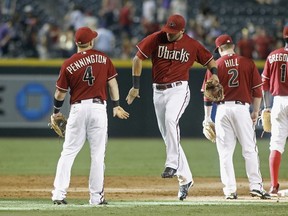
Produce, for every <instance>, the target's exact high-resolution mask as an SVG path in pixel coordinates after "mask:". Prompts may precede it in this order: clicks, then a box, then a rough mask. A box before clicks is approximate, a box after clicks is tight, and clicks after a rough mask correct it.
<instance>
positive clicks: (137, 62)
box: [132, 55, 142, 89]
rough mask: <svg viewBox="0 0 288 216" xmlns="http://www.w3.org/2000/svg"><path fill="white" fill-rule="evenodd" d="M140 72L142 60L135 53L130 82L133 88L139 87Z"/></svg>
mask: <svg viewBox="0 0 288 216" xmlns="http://www.w3.org/2000/svg"><path fill="white" fill-rule="evenodd" d="M141 73H142V60H141V59H140V58H138V56H137V55H136V56H135V57H134V59H133V64H132V83H133V88H134V89H139V88H140V76H141Z"/></svg>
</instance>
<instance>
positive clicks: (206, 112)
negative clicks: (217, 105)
mask: <svg viewBox="0 0 288 216" xmlns="http://www.w3.org/2000/svg"><path fill="white" fill-rule="evenodd" d="M211 112H212V106H207V105H204V118H205V119H208V118H211Z"/></svg>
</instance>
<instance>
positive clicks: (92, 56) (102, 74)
mask: <svg viewBox="0 0 288 216" xmlns="http://www.w3.org/2000/svg"><path fill="white" fill-rule="evenodd" d="M116 76H117V72H116V69H115V67H114V66H113V64H112V62H111V60H110V59H109V57H107V56H106V55H105V54H104V53H102V52H99V51H97V50H92V49H91V50H87V51H83V52H79V53H75V54H74V55H72V56H71V57H70V58H69V59H67V60H66V61H65V62H64V63H63V65H62V67H61V70H60V74H59V77H58V80H57V82H56V87H57V88H58V89H60V90H64V91H68V90H69V88H70V95H71V98H70V103H71V104H72V103H74V102H76V101H79V100H85V99H90V98H100V99H102V100H107V81H108V80H110V79H112V78H114V77H116Z"/></svg>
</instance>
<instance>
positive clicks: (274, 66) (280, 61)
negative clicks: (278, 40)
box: [262, 48, 288, 96]
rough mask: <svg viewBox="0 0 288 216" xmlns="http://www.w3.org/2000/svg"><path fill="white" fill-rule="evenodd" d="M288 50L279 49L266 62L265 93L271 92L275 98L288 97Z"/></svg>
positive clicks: (263, 75) (264, 74)
mask: <svg viewBox="0 0 288 216" xmlns="http://www.w3.org/2000/svg"><path fill="white" fill-rule="evenodd" d="M287 62H288V49H286V50H285V48H280V49H277V50H275V51H273V52H271V53H270V54H269V55H268V57H267V59H266V62H265V66H264V70H263V73H262V81H263V86H262V89H263V90H264V91H268V90H269V91H270V92H271V94H272V95H273V96H276V95H280V96H288V77H287V72H288V70H287V67H288V63H287Z"/></svg>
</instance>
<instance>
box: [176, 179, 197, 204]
mask: <svg viewBox="0 0 288 216" xmlns="http://www.w3.org/2000/svg"><path fill="white" fill-rule="evenodd" d="M192 186H193V182H192V181H191V182H189V183H188V184H186V185H181V186H179V191H178V198H179V200H181V201H183V200H184V199H186V197H187V195H188V191H189V189H190V188H191V187H192Z"/></svg>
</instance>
